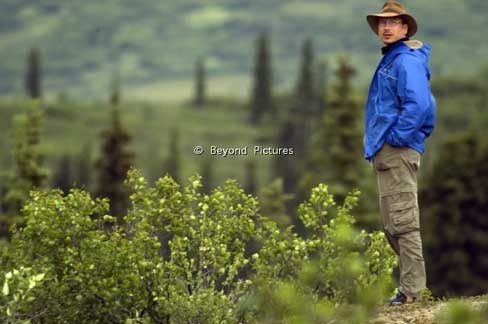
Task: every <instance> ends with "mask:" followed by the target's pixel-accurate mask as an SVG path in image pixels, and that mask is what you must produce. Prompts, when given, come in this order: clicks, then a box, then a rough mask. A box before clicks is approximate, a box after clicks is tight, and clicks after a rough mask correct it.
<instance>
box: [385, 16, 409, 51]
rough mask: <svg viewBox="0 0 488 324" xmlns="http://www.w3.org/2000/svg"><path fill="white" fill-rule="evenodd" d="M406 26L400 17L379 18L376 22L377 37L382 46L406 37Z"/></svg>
mask: <svg viewBox="0 0 488 324" xmlns="http://www.w3.org/2000/svg"><path fill="white" fill-rule="evenodd" d="M407 32H408V25H407V24H404V23H403V21H402V19H401V18H400V17H393V18H380V19H379V20H378V36H379V37H380V39H381V41H382V42H383V44H385V45H388V44H391V43H394V42H396V41H397V40H399V39H402V38H404V37H406V36H407Z"/></svg>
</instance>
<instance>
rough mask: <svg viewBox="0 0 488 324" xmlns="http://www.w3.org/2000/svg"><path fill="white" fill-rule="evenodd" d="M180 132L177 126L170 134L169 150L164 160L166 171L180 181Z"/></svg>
mask: <svg viewBox="0 0 488 324" xmlns="http://www.w3.org/2000/svg"><path fill="white" fill-rule="evenodd" d="M179 145H180V134H179V131H178V129H177V128H173V129H172V130H171V134H170V136H169V152H168V155H167V157H166V160H165V162H164V172H165V173H168V174H169V175H170V176H171V177H172V178H173V180H175V181H176V182H179V181H180V148H179Z"/></svg>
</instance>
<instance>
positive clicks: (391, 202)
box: [373, 143, 426, 299]
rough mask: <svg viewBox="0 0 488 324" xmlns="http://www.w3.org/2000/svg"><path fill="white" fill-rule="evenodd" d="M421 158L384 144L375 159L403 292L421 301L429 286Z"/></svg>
mask: <svg viewBox="0 0 488 324" xmlns="http://www.w3.org/2000/svg"><path fill="white" fill-rule="evenodd" d="M419 166H420V154H419V153H418V152H417V151H415V150H413V149H410V148H407V147H402V148H399V147H393V146H390V145H388V144H386V143H385V144H384V145H383V147H382V148H381V150H380V151H378V152H377V153H376V155H375V156H374V158H373V167H374V170H375V173H376V177H377V180H378V190H379V196H380V197H379V203H380V211H381V215H382V221H383V226H384V231H385V234H386V237H387V239H388V241H389V243H390V245H391V247H392V248H393V250H394V251H395V252H396V254H397V255H398V256H399V270H400V282H399V290H400V291H401V292H402V293H404V294H405V295H408V296H412V297H416V298H418V299H420V298H421V292H422V289H423V288H424V287H425V285H426V275H425V265H424V258H423V255H422V240H421V238H420V220H419V206H418V200H417V170H418V168H419Z"/></svg>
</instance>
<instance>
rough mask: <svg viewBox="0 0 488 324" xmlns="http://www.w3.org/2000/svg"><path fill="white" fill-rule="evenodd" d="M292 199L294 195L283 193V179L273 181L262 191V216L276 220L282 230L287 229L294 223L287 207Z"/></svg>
mask: <svg viewBox="0 0 488 324" xmlns="http://www.w3.org/2000/svg"><path fill="white" fill-rule="evenodd" d="M292 199H293V195H292V194H287V193H285V192H284V191H283V179H281V178H278V179H275V180H273V182H271V183H270V184H269V185H267V186H266V187H264V188H263V190H262V191H261V194H260V201H261V215H263V216H266V217H269V218H270V219H272V220H274V221H275V222H276V223H277V224H278V225H279V226H280V227H281V228H286V227H287V226H289V225H291V223H292V219H291V217H290V215H289V214H288V213H287V207H286V206H287V204H288V203H289V202H290V201H291V200H292Z"/></svg>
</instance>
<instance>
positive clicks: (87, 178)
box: [76, 143, 91, 191]
mask: <svg viewBox="0 0 488 324" xmlns="http://www.w3.org/2000/svg"><path fill="white" fill-rule="evenodd" d="M90 166H91V146H90V144H88V143H85V144H84V145H83V148H82V149H81V151H80V154H79V155H78V161H77V163H76V172H77V174H76V185H77V186H78V187H79V188H84V189H85V190H88V191H89V189H90V185H91V168H90Z"/></svg>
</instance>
